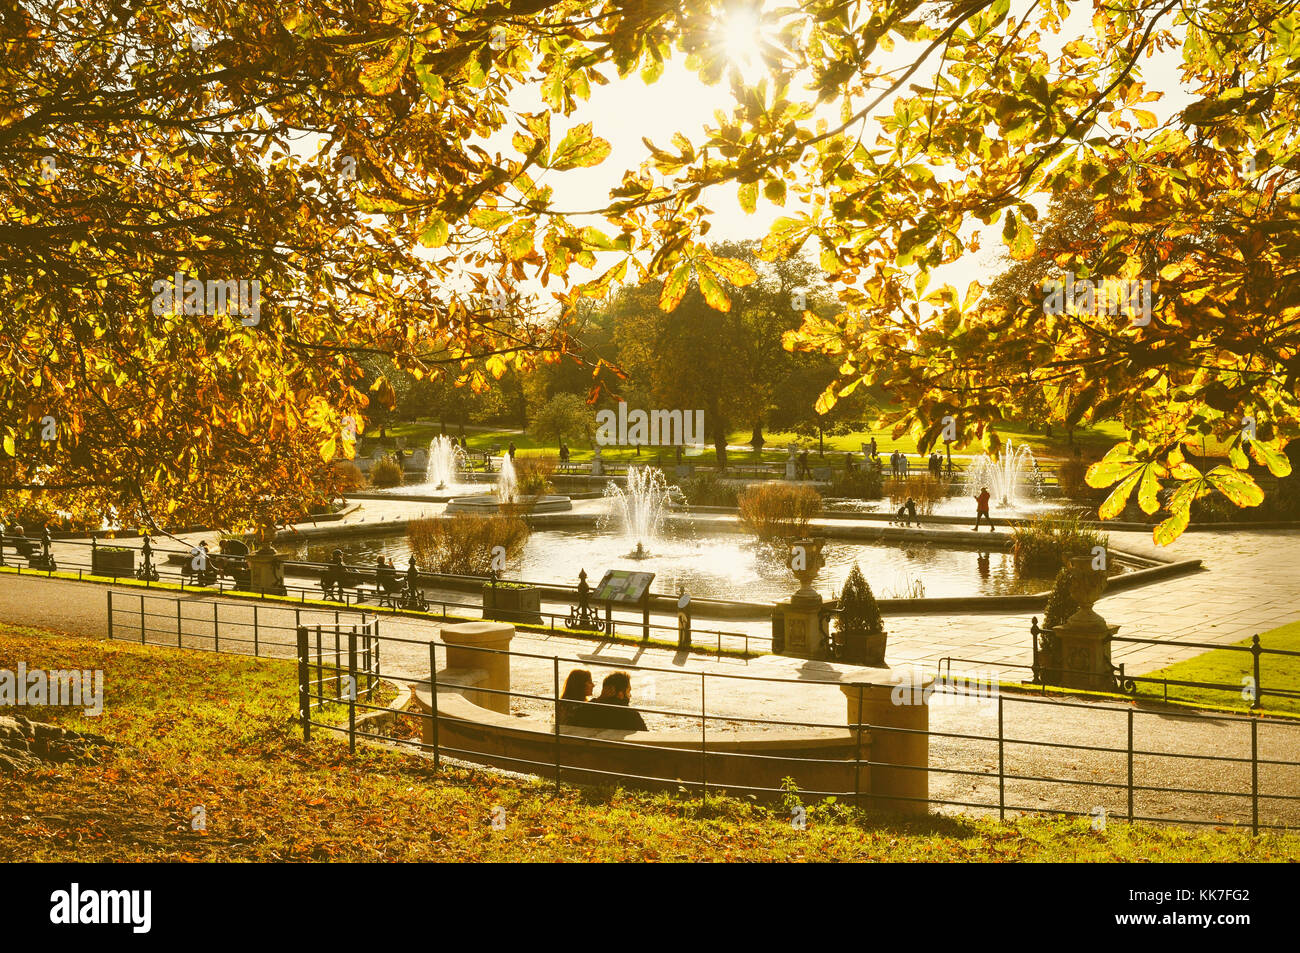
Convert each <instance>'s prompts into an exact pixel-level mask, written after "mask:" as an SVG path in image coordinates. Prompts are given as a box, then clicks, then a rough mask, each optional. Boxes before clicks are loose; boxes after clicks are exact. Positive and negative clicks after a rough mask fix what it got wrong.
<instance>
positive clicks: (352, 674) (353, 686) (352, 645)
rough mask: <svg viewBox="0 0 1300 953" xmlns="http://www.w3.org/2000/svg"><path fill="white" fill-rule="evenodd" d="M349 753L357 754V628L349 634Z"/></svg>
mask: <svg viewBox="0 0 1300 953" xmlns="http://www.w3.org/2000/svg"><path fill="white" fill-rule="evenodd" d="M348 753H349V754H356V753H357V627H356V626H355V625H354V626H353V627H352V630H351V631H350V632H348Z"/></svg>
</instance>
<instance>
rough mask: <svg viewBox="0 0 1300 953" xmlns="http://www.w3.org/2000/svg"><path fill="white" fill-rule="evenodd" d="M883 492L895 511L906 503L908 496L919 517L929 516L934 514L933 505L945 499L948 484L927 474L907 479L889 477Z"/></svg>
mask: <svg viewBox="0 0 1300 953" xmlns="http://www.w3.org/2000/svg"><path fill="white" fill-rule="evenodd" d="M885 492H886V493H887V494H888V495H889V502H890V503H891V504H892V505H893V506H894V508H895V509H897V508H898V507H900V506H902V505H903V504H904V503H906V502H907V498H908V497H909V496H910V497H911V498H912V500H913V501H914V502H915V503H916V512H917V513H918V514H919V515H921V516H930V515H932V514H933V513H934V507H935V504H936V503H938V502H939V501H940V500H942V499H945V498H947V496H948V484H947V483H945V482H944V481H943V480H937V479H935V478H934V477H932V476H931V475H930V474H928V473H922V474H920V475H919V476H914V477H910V478H908V479H902V478H901V477H890V478H889V479H888V480H886V481H885Z"/></svg>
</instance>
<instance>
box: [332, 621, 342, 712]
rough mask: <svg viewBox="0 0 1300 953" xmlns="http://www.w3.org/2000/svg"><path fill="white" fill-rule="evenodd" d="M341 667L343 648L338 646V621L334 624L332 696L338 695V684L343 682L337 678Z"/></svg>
mask: <svg viewBox="0 0 1300 953" xmlns="http://www.w3.org/2000/svg"><path fill="white" fill-rule="evenodd" d="M342 667H343V648H342V646H341V645H339V624H338V620H335V622H334V694H335V695H337V694H339V690H338V687H339V684H340V683H341V682H342V681H343V679H342V678H340V677H339V669H341V668H342Z"/></svg>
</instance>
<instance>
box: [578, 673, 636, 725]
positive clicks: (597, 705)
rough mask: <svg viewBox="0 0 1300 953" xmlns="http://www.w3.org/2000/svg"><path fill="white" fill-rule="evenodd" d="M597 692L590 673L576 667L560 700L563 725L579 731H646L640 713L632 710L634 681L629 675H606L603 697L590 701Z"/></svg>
mask: <svg viewBox="0 0 1300 953" xmlns="http://www.w3.org/2000/svg"><path fill="white" fill-rule="evenodd" d="M595 690H596V683H595V682H593V681H592V679H591V672H589V671H587V670H586V669H585V668H577V669H574V670H573V671H572V672H570V673H569V677H568V678H566V679H565V680H564V694H563V695H562V696H561V698H560V704H559V712H558V717H559V721H560V724H562V725H573V726H575V727H579V728H614V729H616V730H619V731H645V730H646V726H645V721H644V719H642V718H641V713H640V712H639V711H637V710H636V709H635V708H632V707H631V701H632V679H631V677H630V676H629V675H628V674H627V672H614V673H612V674H610V675H606V676H605V681H604V682H603V683H602V684H601V687H600V695H598V696H597V697H595V698H592V699H591V700H590V701H588V700H587V698H588V696H590V695H591V694H592V693H593V692H594V691H595Z"/></svg>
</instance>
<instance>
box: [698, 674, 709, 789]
mask: <svg viewBox="0 0 1300 953" xmlns="http://www.w3.org/2000/svg"><path fill="white" fill-rule="evenodd" d="M704 683H705V679H704V673H703V672H700V800H701V801H703V802H707V801H708V799H709V715H708V708H707V707H706V705H705V703H704Z"/></svg>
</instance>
